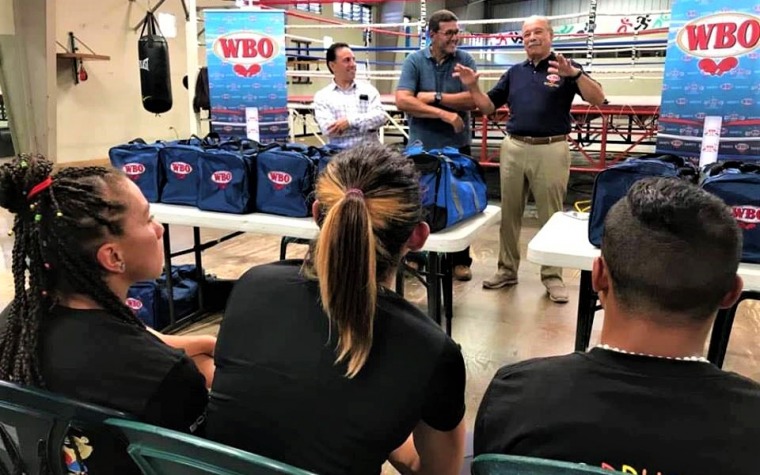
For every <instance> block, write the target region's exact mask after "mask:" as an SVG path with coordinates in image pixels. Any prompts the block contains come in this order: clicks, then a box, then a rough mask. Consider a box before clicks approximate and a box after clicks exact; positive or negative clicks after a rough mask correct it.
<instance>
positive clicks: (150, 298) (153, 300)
mask: <svg viewBox="0 0 760 475" xmlns="http://www.w3.org/2000/svg"><path fill="white" fill-rule="evenodd" d="M159 298H160V296H159V291H158V284H156V281H154V280H146V281H144V282H137V283H134V284H132V286H131V287H130V288H129V291H128V292H127V301H126V304H127V306H128V307H129V308H131V309H132V311H133V312H135V315H137V317H138V318H139V319H140V320H142V321H143V323H145V324H146V325H148V326H149V327H151V328H154V329H156V330H158V329H161V328H163V326H162V325H161V323H159V322H158V320H159V319H160V315H159V311H158V306H159V305H158V299H159ZM167 318H168V316H167Z"/></svg>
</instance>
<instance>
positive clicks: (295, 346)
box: [207, 144, 465, 475]
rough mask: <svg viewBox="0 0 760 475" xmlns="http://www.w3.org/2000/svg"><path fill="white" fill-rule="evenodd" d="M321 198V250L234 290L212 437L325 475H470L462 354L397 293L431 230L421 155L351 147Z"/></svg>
mask: <svg viewBox="0 0 760 475" xmlns="http://www.w3.org/2000/svg"><path fill="white" fill-rule="evenodd" d="M316 198H317V199H316V201H315V203H314V207H313V212H314V213H313V214H314V217H315V220H316V221H317V223H318V224H319V226H320V233H319V237H318V238H317V239H316V240H315V241H314V242H313V243H312V250H311V252H310V258H308V259H307V260H306V261H300V260H298V261H281V262H276V263H273V264H267V265H262V266H257V267H254V268H252V269H250V270H249V271H248V272H247V273H246V274H245V275H243V277H241V279H240V281H239V282H238V283H237V285H236V286H235V289H234V290H233V292H232V294H231V295H230V299H229V301H228V303H227V309H226V311H225V315H224V320H223V321H222V326H221V329H220V333H219V338H218V344H217V347H216V353H215V358H216V374H215V376H214V385H213V388H212V391H211V397H210V402H209V410H208V425H207V435H208V436H209V437H210V438H212V439H214V440H218V441H220V442H224V443H226V444H229V445H233V446H236V447H239V448H241V449H244V450H248V451H251V452H254V453H257V454H260V455H265V456H268V457H271V458H274V459H277V460H281V461H283V462H286V463H289V464H291V465H295V466H297V467H301V468H304V469H306V470H310V471H313V472H315V473H320V474H330V475H343V474H345V475H349V474H350V475H354V474H375V475H376V474H378V473H380V469H381V466H382V464H383V462H384V461H385V460H389V461H390V462H391V463H392V464H393V465H394V466H395V467H396V468H397V469H398V470H399V471H400V472H401V473H404V474H436V475H447V474H452V475H453V474H458V473H459V471H460V468H461V464H462V459H463V457H464V423H463V416H464V409H465V408H464V385H465V370H464V361H463V359H462V355H461V353H460V351H459V349H458V347H457V345H456V344H454V342H452V341H451V340H450V339H449V338H448V337H447V336H446V335H445V334H444V333H443V332H442V331H441V330H440V328H438V327H437V326H436V325H435V324H434V323H433V322H432V321H431V320H429V319H428V318H427V317H426V316H425V315H424V314H423V313H422V312H420V311H419V310H418V309H417V308H416V307H414V306H413V305H411V304H409V303H408V302H407V301H405V300H404V299H403V298H401V297H399V296H398V295H397V294H395V293H394V292H393V291H391V290H390V289H391V288H392V286H393V280H394V277H395V273H396V269H397V267H398V266H399V263H400V261H401V259H402V258H403V256H404V255H405V254H406V253H407V252H409V251H414V250H419V249H421V248H422V246H423V245H424V244H425V240H426V239H427V237H428V234H429V232H430V230H429V228H428V226H427V224H426V223H424V222H423V221H422V208H421V205H420V188H419V181H418V177H417V174H416V172H415V170H414V166H413V164H412V163H411V162H410V161H409V160H407V159H406V158H404V157H403V156H401V155H399V154H397V153H395V152H393V151H391V150H390V149H388V148H386V147H384V146H381V145H369V144H368V145H362V146H359V147H356V148H353V149H350V150H347V151H345V152H342V153H341V154H339V155H337V156H335V157H334V158H333V160H332V161H331V163H330V164H329V165H328V167H327V168H326V169H325V171H324V172H323V173H322V175H321V176H320V179H319V181H318V183H317V191H316Z"/></svg>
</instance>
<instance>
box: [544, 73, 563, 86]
mask: <svg viewBox="0 0 760 475" xmlns="http://www.w3.org/2000/svg"><path fill="white" fill-rule="evenodd" d="M560 79H561V78H560V77H559V74H549V75H547V76H546V82H544V86H549V87H559V81H560Z"/></svg>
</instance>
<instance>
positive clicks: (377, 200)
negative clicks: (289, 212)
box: [313, 144, 422, 378]
mask: <svg viewBox="0 0 760 475" xmlns="http://www.w3.org/2000/svg"><path fill="white" fill-rule="evenodd" d="M316 197H317V200H319V204H320V219H321V231H320V233H319V237H318V238H317V241H316V246H315V247H314V255H313V270H314V272H315V274H316V277H317V279H318V281H319V290H320V296H321V300H322V307H323V309H324V311H325V313H326V314H327V316H328V318H329V319H330V320H331V321H332V322H334V324H335V325H336V327H337V330H338V342H337V347H336V353H337V357H336V361H335V362H336V364H337V363H343V362H345V363H346V365H347V370H346V376H347V377H348V378H353V377H355V376H356V375H357V374H358V373H359V371H360V370H361V369H362V367H363V366H364V364H365V363H366V362H367V359H368V358H369V354H370V351H371V349H372V339H373V327H374V319H375V312H376V305H377V294H378V290H379V285H378V281H382V280H385V279H386V278H388V277H389V276H390V275H391V273H392V272H394V271H395V269H396V267H398V265H399V262H400V259H401V253H402V250H403V248H404V244H405V243H406V241H407V240H408V239H409V236H411V234H412V231H413V230H414V228H415V226H416V225H417V224H418V223H419V222H420V221H421V220H422V207H421V204H420V187H419V180H418V176H417V173H416V171H415V168H414V165H413V164H412V163H411V161H410V160H408V159H407V158H405V157H403V156H402V155H400V154H398V153H396V152H394V151H392V150H391V149H389V148H387V147H385V146H382V145H374V144H367V145H360V146H358V147H356V148H353V149H350V150H347V151H344V152H342V153H340V154H338V155H336V156H335V157H334V158H333V159H332V161H331V162H330V164H329V165H328V166H327V168H326V169H325V171H324V172H323V173H322V175H321V177H320V178H319V181H318V182H317V191H316Z"/></svg>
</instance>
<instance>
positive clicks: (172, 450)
mask: <svg viewBox="0 0 760 475" xmlns="http://www.w3.org/2000/svg"><path fill="white" fill-rule="evenodd" d="M106 425H109V426H111V427H115V428H118V429H119V430H120V431H121V432H122V434H123V435H124V436H125V437H126V439H127V441H128V443H129V446H128V448H127V451H128V452H129V455H131V456H132V458H133V459H134V461H135V462H136V463H137V465H138V466H139V467H140V469H141V470H142V472H143V474H145V475H175V474H176V475H201V474H214V475H272V474H286V475H314V474H312V473H310V472H307V471H304V470H301V469H298V468H295V467H291V466H289V465H287V464H284V463H281V462H277V461H275V460H271V459H268V458H266V457H262V456H260V455H255V454H252V453H249V452H245V451H243V450H238V449H236V448H233V447H229V446H227V445H223V444H219V443H216V442H211V441H209V440H205V439H201V438H200V437H195V436H193V435H188V434H183V433H181V432H176V431H173V430H169V429H164V428H163V427H157V426H152V425H149V424H143V423H141V422H135V421H127V420H123V419H109V420H107V421H106Z"/></svg>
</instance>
